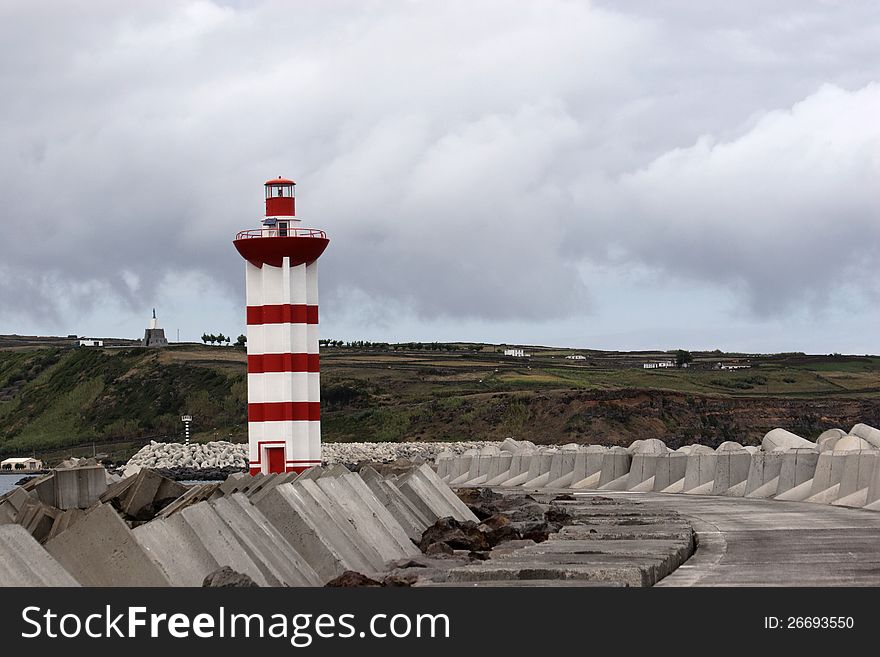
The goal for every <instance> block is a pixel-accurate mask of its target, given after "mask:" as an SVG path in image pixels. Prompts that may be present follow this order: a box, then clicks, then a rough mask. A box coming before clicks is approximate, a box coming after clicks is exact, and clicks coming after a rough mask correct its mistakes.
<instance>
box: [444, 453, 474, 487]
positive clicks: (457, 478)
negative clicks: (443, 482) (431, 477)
mask: <svg viewBox="0 0 880 657" xmlns="http://www.w3.org/2000/svg"><path fill="white" fill-rule="evenodd" d="M479 456H480V452H479V450H476V449H468V450H465V452H464V453H463V454H462V455H461V456H459V457H458V459H457V461H456V466H457V467H456V471H455V473H454V476H453V477H452V478H450V480H449V485H450V486H457V485H459V484H463V483H464V482H466V481H467V480H468V479H469V478H470V470H471V461H472V460H473V459H475V458H479Z"/></svg>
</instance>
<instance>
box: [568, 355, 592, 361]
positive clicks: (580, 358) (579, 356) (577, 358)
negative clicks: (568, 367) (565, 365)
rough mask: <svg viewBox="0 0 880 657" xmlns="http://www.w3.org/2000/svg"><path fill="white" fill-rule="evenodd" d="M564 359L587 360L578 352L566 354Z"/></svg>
mask: <svg viewBox="0 0 880 657" xmlns="http://www.w3.org/2000/svg"><path fill="white" fill-rule="evenodd" d="M565 359H566V360H587V357H586V356H581V355H580V354H574V355H572V356H566V357H565Z"/></svg>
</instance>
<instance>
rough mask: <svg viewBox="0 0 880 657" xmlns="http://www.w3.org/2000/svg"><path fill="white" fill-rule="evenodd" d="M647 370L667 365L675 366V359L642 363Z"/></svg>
mask: <svg viewBox="0 0 880 657" xmlns="http://www.w3.org/2000/svg"><path fill="white" fill-rule="evenodd" d="M642 367H644V368H645V369H646V370H656V369H660V368H665V367H675V361H674V360H652V361H649V362H647V363H644V364H643V365H642Z"/></svg>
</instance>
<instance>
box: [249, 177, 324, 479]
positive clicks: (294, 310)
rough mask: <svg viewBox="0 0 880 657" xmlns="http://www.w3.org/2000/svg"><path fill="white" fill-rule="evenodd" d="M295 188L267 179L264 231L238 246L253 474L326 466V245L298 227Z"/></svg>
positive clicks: (320, 233) (253, 232) (319, 234)
mask: <svg viewBox="0 0 880 657" xmlns="http://www.w3.org/2000/svg"><path fill="white" fill-rule="evenodd" d="M295 185H296V183H295V182H293V181H292V180H287V179H286V178H280V177H279V178H276V179H275V180H268V181H266V183H265V187H266V216H265V218H264V219H263V222H262V223H263V227H262V228H258V229H255V230H243V231H241V232H239V233H238V235H236V237H235V241H234V242H233V244H234V245H235V248H236V249H237V250H238V252H239V253H240V254H241V256H242V257H243V258H244V259H245V260H246V261H247V262H246V264H245V269H246V280H247V353H248V443H249V449H248V456H249V461H250V472H251V474H256V473H258V472H262V473H270V472H291V471H293V472H302V471H303V470H305V469H306V468H310V467H312V466H315V465H320V464H321V410H320V408H321V405H320V402H321V396H320V379H319V377H320V373H319V371H320V369H319V366H318V358H319V357H318V257H319V256H320V255H321V254H322V253H323V252H324V249H326V248H327V244H328V243H329V240H328V239H327V235H326V234H325V233H324V231H323V230H317V229H315V228H301V227H300V225H299V223H300V222H299V219H297V218H296V205H295V204H296V200H295V197H294V187H295Z"/></svg>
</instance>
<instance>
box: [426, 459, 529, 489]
mask: <svg viewBox="0 0 880 657" xmlns="http://www.w3.org/2000/svg"><path fill="white" fill-rule="evenodd" d="M512 462H513V452H508V451H502V452H500V453H499V454H498V455H497V456H495V457H493V458H492V461H491V463H490V464H489V471H488V472H487V473H486V482H485V484H484V485H485V486H490V485H492V484H490V483H489V482H492V481H495V480H496V479H498V478H499V477H502V476H503V477H504V478H505V479H506V478H507V476H508V473H509V472H510V464H511V463H512ZM441 481H442V479H441ZM502 481H503V479H502Z"/></svg>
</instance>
